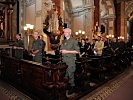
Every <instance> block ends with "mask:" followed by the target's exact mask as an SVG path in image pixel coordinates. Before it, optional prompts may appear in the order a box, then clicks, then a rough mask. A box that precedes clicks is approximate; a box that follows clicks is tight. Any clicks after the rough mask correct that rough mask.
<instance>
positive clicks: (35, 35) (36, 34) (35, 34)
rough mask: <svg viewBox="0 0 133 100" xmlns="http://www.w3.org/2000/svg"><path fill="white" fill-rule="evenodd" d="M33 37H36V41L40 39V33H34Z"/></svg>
mask: <svg viewBox="0 0 133 100" xmlns="http://www.w3.org/2000/svg"><path fill="white" fill-rule="evenodd" d="M33 37H34V39H38V37H39V33H38V32H37V31H34V33H33Z"/></svg>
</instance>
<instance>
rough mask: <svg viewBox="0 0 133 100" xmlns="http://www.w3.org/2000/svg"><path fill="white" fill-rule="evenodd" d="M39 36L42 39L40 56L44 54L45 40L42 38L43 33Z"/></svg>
mask: <svg viewBox="0 0 133 100" xmlns="http://www.w3.org/2000/svg"><path fill="white" fill-rule="evenodd" d="M39 38H40V39H41V40H42V57H44V56H45V52H44V50H45V46H46V42H45V41H44V40H43V35H40V36H39Z"/></svg>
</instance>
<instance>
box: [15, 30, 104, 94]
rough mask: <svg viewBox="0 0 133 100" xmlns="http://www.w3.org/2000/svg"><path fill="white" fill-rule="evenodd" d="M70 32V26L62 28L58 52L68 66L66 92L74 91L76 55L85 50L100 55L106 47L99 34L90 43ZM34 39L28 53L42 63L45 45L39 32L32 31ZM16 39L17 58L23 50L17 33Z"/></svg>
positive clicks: (84, 52)
mask: <svg viewBox="0 0 133 100" xmlns="http://www.w3.org/2000/svg"><path fill="white" fill-rule="evenodd" d="M71 35H72V33H71V29H70V28H65V29H64V37H65V39H64V40H63V41H62V44H61V46H60V50H59V52H60V53H61V54H62V60H63V62H65V63H66V65H67V66H68V68H67V70H66V74H65V77H66V78H68V84H69V86H70V87H69V89H68V94H72V93H73V92H74V90H75V89H74V88H75V82H74V72H75V69H76V65H75V60H76V55H79V56H80V57H82V56H84V55H85V54H86V53H87V52H89V53H92V54H95V55H99V56H101V55H102V52H103V49H104V48H106V46H105V44H106V43H105V41H103V40H102V39H101V36H98V39H97V41H95V42H94V43H93V44H91V43H90V42H89V41H88V39H86V40H85V39H82V40H81V42H79V41H77V40H76V39H74V38H73V37H72V36H71ZM33 37H34V39H35V40H34V41H33V43H32V49H31V51H30V55H32V56H33V61H35V62H40V63H42V54H43V52H42V51H44V50H43V49H44V47H45V42H43V41H42V40H41V39H40V38H39V33H38V32H34V33H33ZM16 38H17V41H16V44H15V46H14V49H15V50H16V52H15V55H16V57H17V58H22V56H20V55H21V54H19V53H18V52H19V51H23V50H24V44H23V42H22V40H21V36H20V35H19V34H17V35H16Z"/></svg>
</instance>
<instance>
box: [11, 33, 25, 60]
mask: <svg viewBox="0 0 133 100" xmlns="http://www.w3.org/2000/svg"><path fill="white" fill-rule="evenodd" d="M13 49H14V50H15V58H17V59H23V50H24V43H23V41H22V40H21V34H16V42H15V45H14V46H13Z"/></svg>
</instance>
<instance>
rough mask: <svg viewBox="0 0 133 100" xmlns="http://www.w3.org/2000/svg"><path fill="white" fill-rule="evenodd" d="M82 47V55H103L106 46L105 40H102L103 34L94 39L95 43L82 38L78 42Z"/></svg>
mask: <svg viewBox="0 0 133 100" xmlns="http://www.w3.org/2000/svg"><path fill="white" fill-rule="evenodd" d="M78 44H79V47H80V53H79V56H80V57H84V56H86V55H98V56H101V55H102V51H103V48H104V42H103V41H102V40H101V36H98V38H97V40H93V43H90V41H89V39H88V38H86V39H81V42H80V41H79V42H78Z"/></svg>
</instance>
